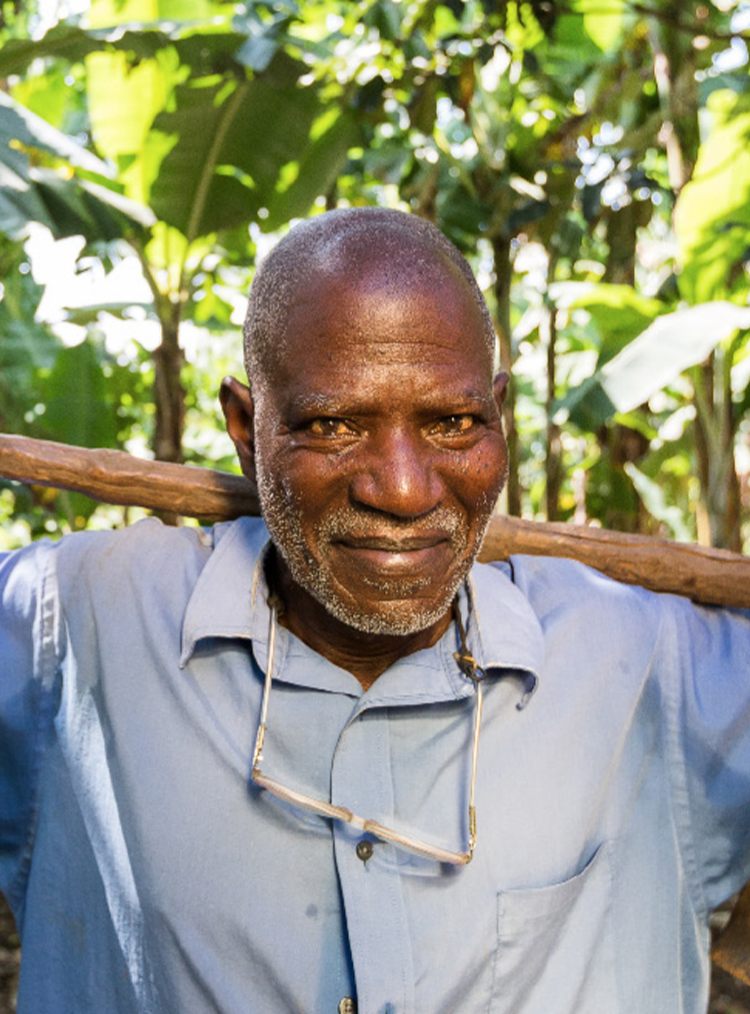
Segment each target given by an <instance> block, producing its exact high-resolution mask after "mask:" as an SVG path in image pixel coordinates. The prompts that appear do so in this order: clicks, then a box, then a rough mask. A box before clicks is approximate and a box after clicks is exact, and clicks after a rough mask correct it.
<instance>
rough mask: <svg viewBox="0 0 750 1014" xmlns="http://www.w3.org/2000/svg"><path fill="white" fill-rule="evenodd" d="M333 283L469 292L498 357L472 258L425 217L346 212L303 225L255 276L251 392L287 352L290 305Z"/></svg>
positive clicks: (248, 335) (249, 331)
mask: <svg viewBox="0 0 750 1014" xmlns="http://www.w3.org/2000/svg"><path fill="white" fill-rule="evenodd" d="M333 278H347V279H350V280H352V281H356V282H357V285H358V286H359V287H360V288H361V289H363V288H367V287H369V286H370V285H371V286H372V287H373V289H374V288H378V289H380V290H383V291H388V292H390V293H393V294H397V293H399V292H403V293H405V294H406V293H408V292H409V291H410V290H411V289H412V288H415V287H417V288H423V289H424V288H426V287H428V286H437V288H438V291H439V289H440V288H442V287H444V286H445V285H446V284H449V285H450V284H451V283H452V284H454V285H455V286H456V287H457V288H459V289H460V288H463V289H464V291H465V292H466V293H468V294H469V296H470V297H471V299H472V300H473V301H474V303H475V304H476V307H477V309H478V310H479V314H480V317H481V321H482V333H483V337H484V340H485V343H486V345H487V349H488V352H489V361H490V362H492V361H493V359H494V351H495V331H494V328H493V325H492V319H491V317H490V314H489V311H488V309H487V305H486V303H485V301H484V298H483V297H482V293H481V292H480V290H479V287H478V285H477V283H476V280H475V278H474V275H473V273H472V271H471V268H470V267H469V265H468V264H467V262H466V260H465V259H464V257H463V256H462V255H461V253H459V251H458V250H457V249H456V247H455V246H453V244H452V243H451V242H450V241H449V240H447V239H446V238H445V236H443V234H442V233H441V232H440V231H439V230H438V229H436V228H435V226H433V225H431V224H430V223H429V222H426V221H424V219H421V218H418V217H416V216H415V215H409V214H406V213H404V212H401V211H392V210H390V209H385V208H346V209H341V210H338V211H331V212H327V213H326V214H323V215H318V216H317V217H315V218H312V219H310V220H308V221H306V222H303V223H301V224H300V225H298V226H296V227H295V228H294V229H293V230H292V231H291V232H290V233H289V234H288V235H287V236H286V237H285V238H284V239H283V240H282V241H281V242H280V243H279V244H278V245H277V246H276V247H275V248H274V249H273V251H272V252H271V253H270V254H269V256H268V257H267V258H266V259H265V261H264V262H263V264H262V265H261V267H260V268H259V269H258V271H257V272H256V274H255V278H254V280H253V285H252V289H251V292H250V303H249V306H248V311H247V317H246V320H245V327H244V336H245V368H246V370H247V375H248V378H249V380H250V386H251V388H254V387H255V388H257V386H258V384H259V383H260V382H261V380H262V379H263V378H264V377H265V376H267V375H268V374H269V368H270V364H271V363H272V362H273V360H274V358H275V356H276V355H278V353H280V352H282V351H283V347H284V341H285V325H286V315H287V311H288V308H289V307H290V306H291V305H292V304H293V302H294V300H295V298H296V294H297V293H298V292H299V291H300V290H302V289H306V288H308V286H310V285H315V283H316V280H318V279H319V280H320V281H321V283H322V282H323V281H325V280H328V279H333Z"/></svg>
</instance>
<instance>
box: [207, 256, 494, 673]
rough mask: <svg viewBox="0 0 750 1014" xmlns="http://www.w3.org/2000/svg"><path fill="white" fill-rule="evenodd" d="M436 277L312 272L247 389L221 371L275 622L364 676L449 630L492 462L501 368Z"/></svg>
mask: <svg viewBox="0 0 750 1014" xmlns="http://www.w3.org/2000/svg"><path fill="white" fill-rule="evenodd" d="M444 274H445V277H444V278H441V279H440V280H439V281H436V280H435V278H434V277H433V278H431V279H429V280H422V281H419V280H416V281H415V280H414V279H413V278H412V279H411V280H410V282H409V284H408V285H405V284H398V285H397V284H394V282H393V277H392V272H390V273H389V274H388V276H387V277H381V274H379V272H378V268H377V261H376V258H375V257H373V265H372V269H371V270H370V271H369V272H367V273H366V274H362V273H359V277H353V276H352V275H351V273H346V274H343V273H341V272H339V273H336V272H332V273H331V272H329V273H328V274H327V275H325V276H324V277H320V276H316V277H315V278H314V279H313V280H311V281H309V282H308V283H307V284H306V285H304V286H302V287H300V288H299V289H298V290H297V294H296V299H295V301H294V302H293V304H292V305H291V306H289V307H288V309H287V313H286V320H285V328H284V332H283V340H282V341H280V343H279V352H278V353H277V354H276V356H275V361H274V362H273V363H272V364H271V365H270V367H269V368H268V370H267V373H268V376H267V378H265V379H264V380H263V381H261V382H260V383H257V382H256V383H255V385H254V388H255V389H254V399H253V398H251V395H250V392H249V390H248V389H247V388H246V387H245V386H244V385H242V384H240V383H239V382H238V381H236V380H231V379H228V380H226V381H225V382H224V384H223V386H222V405H223V407H224V412H225V415H226V418H227V425H228V430H229V433H230V436H231V437H232V439H233V440H234V442H235V446H236V447H237V450H238V453H239V456H240V461H241V464H242V468H243V471H244V472H245V474H246V475H247V476H248V478H250V479H251V480H252V481H254V482H257V485H258V490H259V493H260V497H261V504H262V508H263V514H264V517H265V519H266V523H267V524H268V527H269V530H270V532H271V537H272V539H273V542H274V544H275V546H276V547H277V549H278V550H279V552H278V553H277V554H276V562H275V566H276V573H275V575H274V577H273V580H274V582H275V584H276V587H277V590H278V591H280V593H281V595H282V598H283V600H284V602H285V607H286V608H285V612H284V618H283V620H282V622H284V623H285V625H286V626H288V627H289V628H290V629H291V630H293V631H294V633H296V634H297V635H298V636H299V637H301V638H302V640H304V641H305V642H306V643H308V644H309V645H310V646H311V647H313V648H314V649H315V650H317V651H318V652H320V653H321V654H323V655H324V656H325V657H327V658H329V659H330V660H331V661H333V662H334V663H336V664H337V665H340V666H342V667H343V668H346V669H348V670H349V671H350V672H352V673H353V674H354V675H355V676H357V678H358V679H359V680H360V682H362V684H363V685H364V686H368V685H369V684H370V683H371V682H372V681H373V680H374V679H375V678H377V676H378V675H379V674H380V672H382V671H384V670H385V669H386V668H387V667H388V665H390V664H392V663H393V661H395V659H396V658H398V657H400V656H402V655H405V654H408V653H410V652H412V651H415V650H417V649H419V648H422V647H426V646H429V645H431V644H433V643H435V642H436V641H437V640H438V639H439V637H440V636H441V635H442V633H443V632H444V631H445V629H446V628H447V626H448V624H449V622H450V618H451V603H452V600H453V598H454V596H455V592H456V589H457V588H458V586H459V584H460V582H461V581H462V580H463V579H464V577H465V576H466V574H467V573H468V570H469V569H470V567H471V564H472V562H473V560H474V558H475V556H476V554H477V552H478V551H479V548H480V545H481V540H482V537H483V534H484V531H485V528H486V526H487V523H488V521H489V518H490V516H491V513H492V510H493V508H494V506H495V502H496V500H497V496H498V494H499V492H500V490H501V488H502V485H503V482H504V479H505V474H506V468H507V453H506V446H505V441H504V438H503V434H502V425H501V418H500V409H501V406H502V401H503V397H504V394H505V387H506V383H507V376H506V375H505V374H499V375H498V376H497V377H496V378H495V380H494V383H493V380H492V364H491V361H490V354H489V351H488V349H487V347H486V344H485V342H484V339H483V336H482V325H481V320H480V315H479V311H478V309H477V307H476V305H475V304H474V302H473V300H472V299H471V297H470V295H469V293H468V291H467V286H466V283H465V282H463V281H462V280H461V279H459V278H458V277H457V275H456V273H455V271H451V270H449V269H448V268H446V269H445V273H444ZM383 275H385V273H383Z"/></svg>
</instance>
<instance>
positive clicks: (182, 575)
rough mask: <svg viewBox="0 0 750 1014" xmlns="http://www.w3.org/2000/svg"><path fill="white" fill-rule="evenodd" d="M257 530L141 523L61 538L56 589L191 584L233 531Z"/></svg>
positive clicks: (245, 521)
mask: <svg viewBox="0 0 750 1014" xmlns="http://www.w3.org/2000/svg"><path fill="white" fill-rule="evenodd" d="M257 526H262V522H260V520H259V519H256V518H242V519H240V520H238V521H235V522H228V523H225V524H219V525H216V526H214V527H212V528H197V527H187V526H185V527H175V526H172V525H165V524H162V522H161V521H159V520H158V519H157V518H146V519H144V520H143V521H138V522H137V523H136V524H134V525H131V526H129V527H127V528H123V529H118V530H114V531H101V532H81V533H76V534H73V535H69V536H65V537H64V538H63V539H61V540H60V542H59V543H58V545H57V547H56V553H55V555H56V557H57V561H56V564H57V568H56V569H57V574H58V581H59V583H60V587H61V590H63V591H64V590H65V589H66V588H70V587H71V586H74V585H81V584H87V585H90V584H91V583H97V582H99V581H107V582H110V583H112V582H114V583H118V584H122V583H128V584H131V585H133V584H139V583H149V584H165V583H166V584H170V585H175V584H180V583H187V584H192V583H194V581H195V580H197V577H198V576H199V574H200V573H201V571H202V570H203V568H204V566H205V564H206V563H207V561H208V559H209V558H210V556H211V554H212V553H213V551H214V549H215V548H216V546H217V545H218V543H219V542H220V541H221V540H222V539H224V538H225V537H226V536H227V535H229V534H230V533H231V532H232V531H233V530H235V534H236V529H237V528H238V527H240V528H242V529H243V530H244V532H248V531H252V530H253V529H254V528H255V527H257Z"/></svg>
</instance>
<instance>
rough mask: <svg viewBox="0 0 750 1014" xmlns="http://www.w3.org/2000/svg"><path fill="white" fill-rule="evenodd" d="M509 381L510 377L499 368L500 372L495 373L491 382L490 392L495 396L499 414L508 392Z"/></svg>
mask: <svg viewBox="0 0 750 1014" xmlns="http://www.w3.org/2000/svg"><path fill="white" fill-rule="evenodd" d="M509 383H510V377H509V376H508V374H507V373H506V372H505V370H501V371H500V373H498V374H497V375H496V377H495V379H494V380H493V382H492V392H493V394H494V396H495V404H496V405H497V410H498V412H500V414H501V415H502V411H503V405H504V404H505V398H506V395H507V394H508V384H509Z"/></svg>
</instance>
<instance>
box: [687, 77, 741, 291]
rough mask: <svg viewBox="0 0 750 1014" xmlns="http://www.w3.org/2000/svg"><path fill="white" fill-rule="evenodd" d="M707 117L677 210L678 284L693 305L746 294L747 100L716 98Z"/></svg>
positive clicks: (730, 96)
mask: <svg viewBox="0 0 750 1014" xmlns="http://www.w3.org/2000/svg"><path fill="white" fill-rule="evenodd" d="M708 111H709V113H710V116H711V127H710V130H709V132H708V136H707V137H706V138H705V140H704V142H703V144H702V145H701V148H700V152H699V155H698V161H697V163H696V166H695V171H694V173H693V178H692V180H691V182H690V183H688V184H687V186H686V187H685V188H684V189H683V191H682V193H681V194H680V197H679V199H678V201H677V205H676V207H675V228H676V230H677V236H678V239H679V241H680V251H681V259H682V272H681V274H680V276H679V280H678V281H679V286H680V292H681V293H682V295H683V297H684V298H685V299H688V300H689V301H690V302H691V303H699V302H704V301H706V300H710V299H717V298H726V297H727V296H728V295H730V294H731V295H736V296H738V297H740V298H743V299H744V297H745V296H746V294H747V292H748V278H747V274H746V273H745V272H744V271H743V270H742V262H743V261H747V260H748V259H750V96H748V95H738V94H737V93H735V92H733V91H729V90H724V91H718V92H714V93H713V94H712V95H711V96H710V98H709V100H708Z"/></svg>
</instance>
